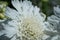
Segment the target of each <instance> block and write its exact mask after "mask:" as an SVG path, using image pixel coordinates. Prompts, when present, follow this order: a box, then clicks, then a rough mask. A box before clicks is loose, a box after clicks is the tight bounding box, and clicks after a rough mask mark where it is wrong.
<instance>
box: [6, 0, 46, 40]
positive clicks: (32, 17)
mask: <svg viewBox="0 0 60 40" xmlns="http://www.w3.org/2000/svg"><path fill="white" fill-rule="evenodd" d="M12 4H13V6H14V7H15V8H16V10H14V9H11V8H9V7H7V10H6V14H5V15H6V16H8V17H9V18H11V19H12V20H14V21H12V22H13V23H12V22H9V23H8V24H9V25H12V26H14V27H16V28H17V29H16V33H17V36H16V37H20V38H18V39H16V40H20V39H21V40H41V39H42V36H43V35H44V32H43V31H44V27H45V26H44V20H45V15H44V14H43V13H42V12H39V11H40V10H39V8H38V7H37V6H33V5H32V3H31V2H30V1H27V0H25V1H23V2H22V1H18V0H13V1H12ZM12 40H13V39H12Z"/></svg>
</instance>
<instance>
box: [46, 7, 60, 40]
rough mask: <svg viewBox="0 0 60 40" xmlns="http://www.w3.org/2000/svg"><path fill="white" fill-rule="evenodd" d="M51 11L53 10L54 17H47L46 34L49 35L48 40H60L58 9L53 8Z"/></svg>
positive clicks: (59, 15)
mask: <svg viewBox="0 0 60 40" xmlns="http://www.w3.org/2000/svg"><path fill="white" fill-rule="evenodd" d="M53 9H54V15H51V16H49V17H47V29H46V30H47V34H48V35H50V37H49V38H50V40H60V8H59V6H57V7H53ZM49 33H50V34H49ZM51 36H52V37H51ZM48 40H49V39H48Z"/></svg>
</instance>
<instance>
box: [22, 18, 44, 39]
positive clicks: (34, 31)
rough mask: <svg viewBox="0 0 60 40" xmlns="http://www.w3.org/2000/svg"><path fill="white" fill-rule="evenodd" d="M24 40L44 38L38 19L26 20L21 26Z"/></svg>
mask: <svg viewBox="0 0 60 40" xmlns="http://www.w3.org/2000/svg"><path fill="white" fill-rule="evenodd" d="M21 27H22V29H21V33H22V39H23V40H24V39H30V40H37V39H38V38H41V37H42V34H43V32H42V27H43V26H42V25H41V23H40V22H38V21H37V18H35V17H31V18H25V19H24V20H23V22H22V24H21Z"/></svg>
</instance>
